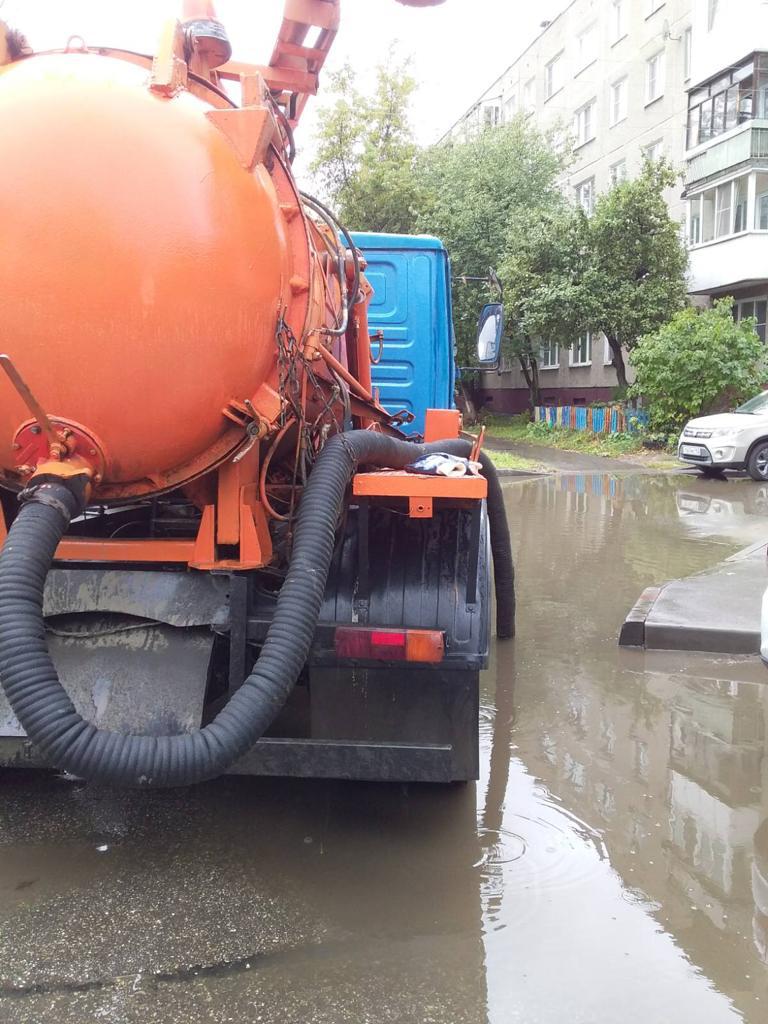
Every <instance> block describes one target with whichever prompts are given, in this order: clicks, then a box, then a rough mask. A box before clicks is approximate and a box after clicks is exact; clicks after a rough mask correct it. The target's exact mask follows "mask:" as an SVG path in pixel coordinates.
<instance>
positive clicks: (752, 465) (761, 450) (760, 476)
mask: <svg viewBox="0 0 768 1024" xmlns="http://www.w3.org/2000/svg"><path fill="white" fill-rule="evenodd" d="M747 472H748V473H749V475H750V476H751V477H752V479H753V480H757V481H758V482H759V483H760V482H762V481H764V480H768V440H765V441H759V442H758V443H757V444H756V445H755V447H754V448H753V449H752V451H751V452H750V453H749V458H748V459H747Z"/></svg>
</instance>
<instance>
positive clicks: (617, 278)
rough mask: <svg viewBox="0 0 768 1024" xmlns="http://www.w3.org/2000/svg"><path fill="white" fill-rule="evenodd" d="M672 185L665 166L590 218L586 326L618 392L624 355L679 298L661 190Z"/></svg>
mask: <svg viewBox="0 0 768 1024" xmlns="http://www.w3.org/2000/svg"><path fill="white" fill-rule="evenodd" d="M676 181H677V175H676V174H675V172H674V171H673V170H672V169H671V168H670V167H669V166H668V165H666V164H665V163H664V162H659V163H649V162H647V163H646V165H645V167H644V168H643V171H642V173H641V175H640V176H639V177H638V178H635V179H634V180H632V181H625V182H622V183H621V184H619V185H616V186H615V187H614V188H612V189H611V190H610V191H609V192H606V193H604V194H603V195H602V196H600V197H599V198H598V200H597V203H596V205H595V212H594V214H593V216H592V217H591V218H590V219H589V233H588V234H589V249H590V254H591V255H590V267H589V270H588V272H587V274H586V275H585V278H584V285H585V288H586V290H587V293H588V294H587V297H586V298H585V302H586V303H588V304H589V305H590V306H591V309H592V312H591V321H592V323H591V326H592V330H594V331H602V332H603V334H605V336H606V338H607V339H608V344H609V345H610V348H611V354H612V357H613V365H614V367H615V369H616V377H617V380H618V384H619V387H620V388H622V389H623V388H626V386H627V371H626V365H625V361H624V351H628V352H632V350H633V349H634V348H635V346H636V345H637V343H638V341H639V340H640V338H641V337H642V336H643V335H647V334H651V333H653V332H654V331H656V330H658V329H659V328H660V327H661V326H662V324H665V323H666V322H667V321H668V320H669V319H670V317H672V316H673V315H674V314H675V313H676V312H677V311H678V310H680V309H682V308H684V306H685V305H686V302H687V298H686V291H687V289H686V280H685V275H686V269H687V266H688V255H687V252H686V249H685V245H684V243H683V240H682V236H681V231H680V225H679V224H678V223H677V221H675V220H673V219H672V218H671V217H670V215H669V208H668V206H667V203H666V201H665V199H664V190H665V189H668V188H671V187H672V186H673V185H674V184H675V182H676Z"/></svg>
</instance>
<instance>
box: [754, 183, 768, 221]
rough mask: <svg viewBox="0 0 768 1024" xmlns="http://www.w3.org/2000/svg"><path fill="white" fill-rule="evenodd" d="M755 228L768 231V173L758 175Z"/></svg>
mask: <svg viewBox="0 0 768 1024" xmlns="http://www.w3.org/2000/svg"><path fill="white" fill-rule="evenodd" d="M755 228H756V229H757V230H758V231H768V175H765V174H758V175H757V195H756V196H755Z"/></svg>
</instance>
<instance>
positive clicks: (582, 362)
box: [568, 331, 593, 368]
mask: <svg viewBox="0 0 768 1024" xmlns="http://www.w3.org/2000/svg"><path fill="white" fill-rule="evenodd" d="M582 339H584V340H585V341H586V345H585V347H586V352H587V358H586V359H578V360H577V359H576V358H574V357H575V354H576V348H577V346H579V347H581V344H582ZM592 341H593V338H592V331H584V333H583V334H580V335H579V337H578V339H577V340H576V341H574V342H573V343H572V344H571V346H570V348H569V349H568V365H569V366H571V367H574V368H576V367H580V366H591V365H592Z"/></svg>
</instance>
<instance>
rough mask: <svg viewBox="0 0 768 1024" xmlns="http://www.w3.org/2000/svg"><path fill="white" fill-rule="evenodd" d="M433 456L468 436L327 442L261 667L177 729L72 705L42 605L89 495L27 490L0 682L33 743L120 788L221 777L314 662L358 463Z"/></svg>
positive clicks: (2, 598)
mask: <svg viewBox="0 0 768 1024" xmlns="http://www.w3.org/2000/svg"><path fill="white" fill-rule="evenodd" d="M437 451H448V452H451V453H453V454H460V455H467V454H469V443H468V442H466V441H442V442H437V443H434V444H429V445H417V444H413V443H411V442H408V441H400V440H398V439H396V438H391V437H386V436H384V435H383V434H377V433H373V432H371V431H367V430H354V431H350V432H348V433H346V434H337V435H336V436H335V437H332V438H331V439H330V440H329V441H328V442H327V444H326V445H325V447H324V448H323V451H322V452H321V454H320V456H319V457H318V459H317V462H316V463H315V466H314V467H313V470H312V473H311V476H310V479H309V482H308V484H307V487H306V489H305V491H304V495H303V498H302V501H301V506H300V509H299V514H298V519H297V524H296V532H295V537H294V544H293V554H292V557H291V563H290V566H289V569H288V573H287V575H286V578H285V581H284V583H283V585H282V588H281V590H280V594H279V596H278V599H277V604H276V607H275V615H274V619H273V620H272V623H271V625H270V627H269V631H268V633H267V637H266V640H265V641H264V646H263V648H262V651H261V654H260V655H259V658H258V660H257V661H256V664H255V665H254V667H253V671H252V672H251V674H250V675H249V676H248V678H247V679H246V681H245V683H244V684H243V685H242V686H241V687H240V689H239V690H238V691H237V692H236V693H235V694H234V695H233V696H232V698H231V699H230V701H229V702H228V704H227V705H226V707H224V708H223V709H222V710H221V711H220V712H219V714H218V715H217V716H216V717H215V718H214V719H213V721H212V722H210V723H209V724H208V725H206V726H205V727H204V728H202V729H198V730H197V731H196V732H192V733H185V734H182V735H176V736H134V735H125V734H122V733H115V732H108V731H105V730H101V729H98V728H97V727H96V726H94V725H92V724H91V723H89V722H86V721H85V720H84V719H83V718H82V717H81V716H80V715H79V714H78V713H77V711H76V710H75V708H74V705H73V704H72V701H71V700H70V699H69V697H68V695H67V693H66V691H65V690H64V687H63V686H62V685H61V683H60V682H59V678H58V675H57V673H56V669H55V668H54V665H53V662H52V660H51V657H50V655H49V653H48V647H47V644H46V639H45V625H44V621H43V611H42V608H43V591H44V588H45V580H46V576H47V574H48V570H49V568H50V566H51V563H52V561H53V557H54V555H55V552H56V548H57V547H58V544H59V541H60V540H61V538H62V536H63V535H64V533H65V532H66V530H67V527H68V525H69V521H70V519H71V518H72V517H73V516H74V515H77V514H78V513H79V512H80V511H81V509H82V505H83V501H82V500H81V499H79V498H78V497H77V495H76V493H75V492H74V491H73V485H72V484H67V483H65V482H64V481H56V480H50V479H48V480H46V481H44V482H41V483H39V484H37V485H36V486H33V487H32V488H30V491H29V494H28V499H27V501H26V502H25V504H24V505H23V506H22V508H21V510H20V511H19V514H18V516H17V517H16V519H15V520H14V523H13V525H12V527H11V529H10V531H9V533H8V537H7V540H6V542H5V546H4V548H3V552H2V555H0V682H2V686H3V689H4V690H5V694H6V696H7V698H8V701H9V703H10V705H11V707H12V708H13V711H14V712H15V714H16V716H17V718H18V719H19V721H20V722H21V724H22V726H23V728H24V730H25V731H26V733H27V736H28V737H29V739H30V740H31V741H32V742H33V743H34V744H35V746H37V747H38V749H39V750H40V751H41V753H42V754H43V755H44V756H45V757H46V758H47V759H48V760H49V761H50V762H51V763H52V764H54V765H56V766H57V767H59V768H64V769H66V770H67V771H69V772H71V773H72V774H73V775H78V776H81V777H83V778H86V779H89V780H92V781H97V782H102V783H108V784H113V785H121V786H132V787H142V786H143V787H167V786H183V785H190V784H192V783H195V782H201V781H203V780H204V779H209V778H213V777H215V776H217V775H220V774H222V773H223V772H225V771H226V770H227V769H228V768H229V767H231V766H232V765H233V764H234V763H235V762H236V761H237V760H238V759H239V758H240V757H242V756H243V755H244V754H245V753H247V751H248V750H250V748H251V747H252V746H253V745H254V743H255V742H256V741H257V740H258V739H259V738H260V737H261V736H262V735H263V734H264V732H265V731H266V729H267V728H268V726H269V725H270V724H271V723H272V721H273V720H274V718H275V717H276V715H277V713H278V712H279V711H280V709H281V708H282V706H283V705H284V704H285V701H286V700H287V698H288V695H289V694H290V692H291V690H292V689H293V687H294V685H295V683H296V679H297V678H298V676H299V673H300V672H301V669H302V667H303V665H304V663H305V661H306V659H307V655H308V654H309V649H310V645H311V643H312V638H313V636H314V633H315V628H316V625H317V620H318V618H319V615H320V607H321V604H322V600H323V593H324V590H325V584H326V579H327V576H328V570H329V568H330V563H331V558H332V556H333V549H334V540H335V533H336V527H337V522H338V516H339V513H340V510H341V509H342V507H343V503H344V501H345V498H346V492H347V487H348V486H349V482H350V480H351V478H352V475H353V473H354V472H355V470H356V469H357V466H358V465H360V464H365V465H371V466H387V467H389V468H392V469H398V468H402V467H404V466H406V465H407V464H408V463H410V462H412V461H414V459H416V458H419V457H420V456H422V455H427V454H430V453H433V452H437ZM483 471H484V473H485V475H486V476H487V478H488V484H489V496H488V513H489V519H490V530H491V545H492V550H493V555H494V563H495V566H496V593H497V600H498V616H499V629H498V633H499V636H510V635H512V631H513V616H514V597H513V594H512V593H511V588H512V587H513V577H512V557H511V552H510V545H509V532H508V530H507V524H506V517H505V514H504V506H503V503H502V502H501V489H500V487H499V484H498V479H497V478H496V473H495V470H494V469H493V466H492V464H491V463H490V462H489V461H487V460H484V461H483ZM500 585H501V590H500Z"/></svg>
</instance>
